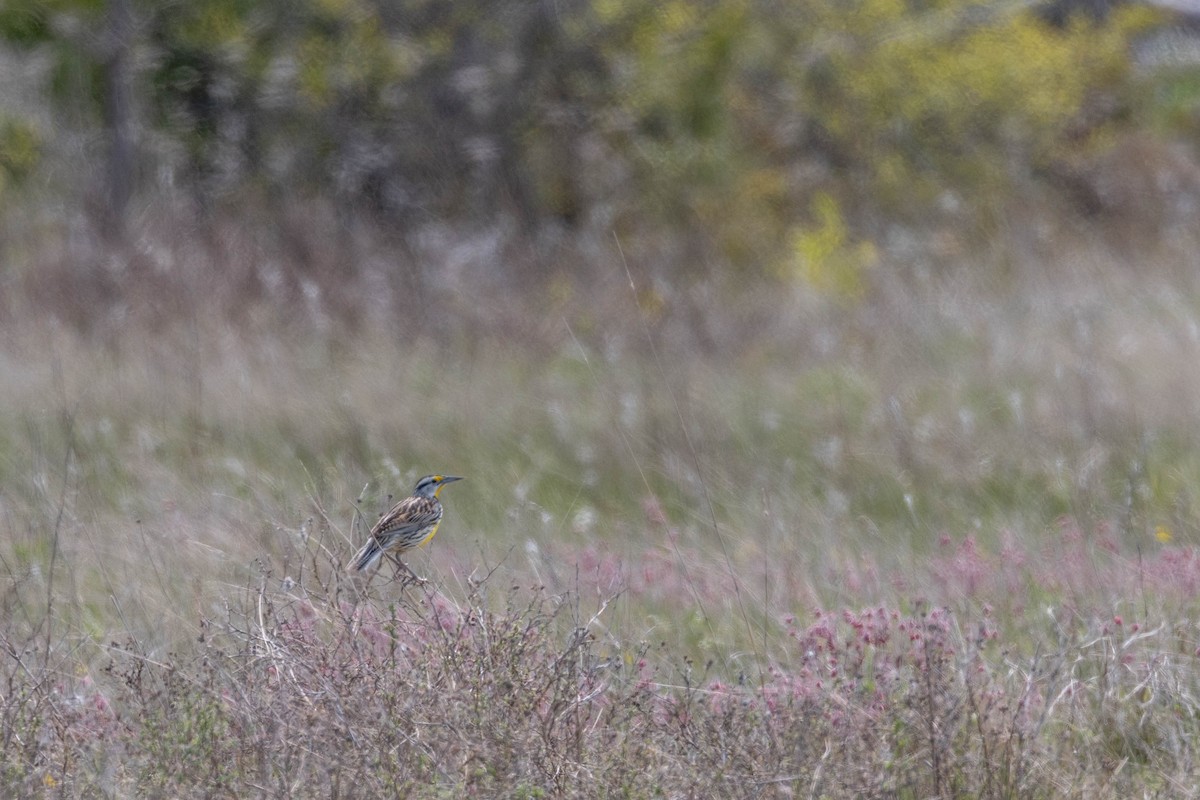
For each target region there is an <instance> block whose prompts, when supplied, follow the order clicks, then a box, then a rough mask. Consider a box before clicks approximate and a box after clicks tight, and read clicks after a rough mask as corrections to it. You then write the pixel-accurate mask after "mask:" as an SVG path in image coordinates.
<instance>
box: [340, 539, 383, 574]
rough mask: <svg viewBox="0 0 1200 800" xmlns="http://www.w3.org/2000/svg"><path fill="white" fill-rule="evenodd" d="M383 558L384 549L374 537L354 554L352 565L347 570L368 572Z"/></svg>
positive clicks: (351, 560)
mask: <svg viewBox="0 0 1200 800" xmlns="http://www.w3.org/2000/svg"><path fill="white" fill-rule="evenodd" d="M382 557H383V548H382V547H380V546H379V542H377V541H376V540H375V537H374V536H372V537H371V538H370V539H368V540H367V543H366V544H364V545H363V546H362V549H361V550H359V551H358V552H357V553H355V554H354V558H352V559H350V565H349V566H348V567H346V569H347V570H348V571H350V572H366V571H367V570H369V569H370V568H371V567H373V566H375V564H376V562H378V561H379V559H380V558H382Z"/></svg>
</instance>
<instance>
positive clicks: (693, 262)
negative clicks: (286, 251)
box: [0, 0, 1145, 285]
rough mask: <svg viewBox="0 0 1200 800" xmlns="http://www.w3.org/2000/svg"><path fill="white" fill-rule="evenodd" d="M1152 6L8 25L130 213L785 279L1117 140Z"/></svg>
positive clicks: (469, 3) (462, 6)
mask: <svg viewBox="0 0 1200 800" xmlns="http://www.w3.org/2000/svg"><path fill="white" fill-rule="evenodd" d="M1064 7H1065V6H1064ZM1144 20H1145V12H1140V11H1137V10H1131V9H1121V10H1117V11H1113V12H1112V13H1106V14H1082V13H1081V14H1070V13H1066V14H1065V16H1063V18H1062V19H1058V18H1057V17H1056V18H1055V23H1057V24H1050V23H1048V22H1047V21H1046V19H1045V16H1044V15H1039V13H1038V12H1037V11H1036V10H1035V9H1032V8H1030V7H1029V6H1028V5H1027V4H1025V3H1012V2H993V3H978V2H974V1H973V0H920V1H919V2H918V0H810V2H805V3H790V2H784V1H783V0H655V1H654V2H652V1H651V0H501V1H500V2H496V1H495V0H460V1H459V2H455V3H446V2H443V1H442V0H262V1H261V2H258V1H256V0H166V2H162V1H161V0H157V1H152V0H8V2H7V3H6V4H5V5H3V6H0V37H3V38H4V39H5V40H7V41H8V42H10V43H13V44H15V45H17V46H21V47H25V48H31V47H41V48H45V49H46V50H48V51H49V52H51V53H52V56H53V61H54V64H55V68H54V69H53V71H52V81H51V84H52V85H51V87H50V96H51V97H52V98H54V100H55V101H56V103H57V105H58V107H59V109H60V111H61V113H62V114H63V116H64V118H67V119H69V120H70V121H72V122H73V124H75V125H76V126H78V127H80V128H88V127H97V126H98V127H101V128H103V130H104V131H105V133H106V140H107V142H108V146H107V151H106V156H105V160H106V163H107V170H105V171H104V172H103V174H104V175H105V182H106V184H107V196H108V198H109V206H110V208H112V209H114V210H115V211H116V212H117V215H118V216H119V215H120V213H121V210H122V209H123V208H124V206H125V204H126V203H127V201H128V198H129V196H130V194H131V192H133V191H134V189H135V186H136V179H137V178H139V177H141V178H143V179H145V178H147V177H149V176H150V175H155V176H158V175H167V176H172V178H171V179H172V180H173V181H175V182H177V183H181V184H183V185H185V186H187V187H189V188H190V190H191V191H192V193H193V195H194V196H195V197H196V198H197V200H198V201H199V202H200V204H201V205H202V206H205V207H211V206H212V205H213V204H216V203H229V202H234V203H236V202H239V201H242V200H243V199H245V198H249V201H250V202H253V203H256V204H264V201H265V205H266V206H267V207H269V208H270V209H272V211H271V216H272V217H274V218H279V219H282V218H284V217H286V213H287V212H286V209H287V207H288V206H289V205H291V204H294V203H296V202H303V201H304V200H305V199H307V198H326V199H330V200H332V201H334V202H335V204H336V207H337V208H338V209H339V210H340V211H341V213H343V214H344V215H346V218H347V219H351V218H353V219H356V220H357V219H360V218H365V219H367V220H369V221H370V224H373V225H375V226H377V227H379V228H381V229H386V230H401V231H403V230H406V229H410V228H411V227H413V226H414V225H417V224H419V223H421V222H423V221H426V220H430V219H453V220H456V221H472V222H485V223H487V222H491V221H494V220H495V219H497V217H498V215H503V216H505V217H508V218H516V219H519V220H520V221H521V223H522V226H523V229H524V230H525V231H527V232H529V231H538V230H541V229H544V228H546V227H547V226H562V225H581V224H598V225H603V226H605V227H607V226H615V227H616V228H617V229H618V230H619V231H620V232H621V233H622V235H625V236H629V235H633V237H634V240H635V241H636V239H637V234H639V233H645V234H647V238H648V239H650V238H653V237H655V236H660V235H662V234H663V233H666V234H667V235H669V236H671V237H677V238H679V239H681V240H683V241H685V242H687V243H689V245H688V246H687V247H685V248H684V255H683V256H682V257H680V258H679V261H680V263H681V264H683V265H684V266H685V267H689V268H695V269H697V270H698V271H699V272H701V273H707V272H709V271H710V268H709V267H707V266H705V267H703V268H702V269H701V268H700V266H701V265H702V264H712V263H721V264H732V265H735V266H738V267H739V268H741V269H743V270H745V269H753V270H757V271H758V272H760V273H761V274H764V275H776V276H778V275H813V274H816V273H815V272H813V269H814V268H813V266H812V264H815V263H817V262H816V261H814V260H813V259H812V257H811V256H812V253H815V252H817V251H819V252H820V253H822V255H821V258H820V259H818V261H821V263H824V264H826V265H832V264H841V265H852V264H860V263H865V262H864V258H865V256H864V255H863V254H864V253H868V252H871V239H873V238H875V237H877V236H879V235H880V232H881V230H882V227H883V226H882V224H881V223H880V220H884V219H889V220H890V219H895V218H901V219H908V220H910V221H913V222H914V223H920V222H922V221H924V220H928V219H929V218H930V217H935V216H936V215H937V214H939V213H941V211H940V209H944V208H947V207H953V208H955V209H958V211H957V212H956V213H957V214H958V215H959V217H960V218H961V217H964V216H966V217H969V216H971V215H975V216H976V217H979V216H986V215H987V214H988V213H990V210H991V206H992V205H994V204H1001V203H1003V202H1006V198H1009V197H1011V196H1012V194H1013V192H1019V191H1021V190H1022V189H1023V187H1025V186H1027V185H1028V184H1029V183H1030V182H1031V181H1032V180H1035V178H1036V176H1037V175H1038V174H1040V170H1041V168H1042V167H1043V166H1044V165H1045V164H1047V163H1052V162H1053V161H1054V160H1055V159H1057V158H1059V157H1060V156H1061V154H1062V152H1064V150H1067V149H1075V150H1078V149H1079V148H1088V147H1098V146H1101V145H1103V144H1104V143H1105V142H1106V141H1107V140H1108V139H1107V137H1106V133H1107V132H1108V130H1109V129H1110V128H1112V127H1113V126H1114V125H1116V124H1119V123H1120V116H1121V114H1120V112H1121V109H1122V107H1123V103H1124V100H1123V98H1124V93H1125V92H1126V91H1127V89H1128V86H1129V82H1130V78H1129V64H1128V56H1127V42H1128V38H1129V36H1130V33H1131V31H1134V30H1136V29H1137V26H1138V25H1141V24H1143V23H1144ZM1098 107H1099V108H1103V109H1105V113H1104V114H1102V115H1096V114H1094V113H1089V109H1095V108H1098ZM1081 119H1087V120H1089V122H1088V124H1086V125H1080V120H1081ZM135 151H136V152H135ZM138 164H150V165H153V167H154V169H153V170H150V169H144V168H143V170H142V173H143V174H142V175H139V174H138V170H137V169H136V168H135V167H136V165H138ZM963 209H965V211H963ZM835 233H836V234H837V235H834V234H835ZM831 243H841V244H837V245H836V246H837V247H841V246H843V245H844V246H845V247H846V248H848V249H847V252H845V253H836V252H826V251H828V250H829V248H830V247H831V246H834V245H833V244H831ZM818 245H819V246H818ZM814 248H815V249H814ZM835 249H836V247H835ZM810 251H811V252H810ZM798 252H802V253H808V254H809V255H808V256H806V258H808V262H806V263H808V264H809V266H808V267H805V268H803V269H797V268H796V265H795V259H796V256H797V253H798ZM710 254H715V256H716V257H715V259H714V258H710V257H708V256H709V255H710ZM300 260H301V261H302V260H303V259H300ZM847 269H849V268H847ZM856 269H857V268H856ZM856 269H854V270H849V272H847V273H846V274H849V273H850V272H854V273H855V274H856V275H858V272H857V271H856ZM819 271H820V270H818V272H819ZM826 277H828V276H826ZM859 277H861V276H859ZM857 280H858V278H857V277H856V278H855V279H854V281H852V283H855V282H857ZM830 285H843V284H842V283H841V282H840V280H834V281H832V283H831V284H830Z"/></svg>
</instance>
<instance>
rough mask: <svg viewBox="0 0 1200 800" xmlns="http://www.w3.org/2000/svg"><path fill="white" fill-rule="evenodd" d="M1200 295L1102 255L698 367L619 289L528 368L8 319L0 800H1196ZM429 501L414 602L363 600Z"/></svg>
mask: <svg viewBox="0 0 1200 800" xmlns="http://www.w3.org/2000/svg"><path fill="white" fill-rule="evenodd" d="M980 273H981V270H975V271H974V272H973V273H972V274H974V275H976V276H978V275H979V274H980ZM993 274H999V273H997V272H995V271H993ZM635 278H636V275H635ZM614 283H615V284H617V285H619V284H621V283H622V281H621V280H620V279H619V278H618V280H616V281H614ZM1198 288H1200V286H1197V284H1196V282H1195V278H1194V276H1191V275H1189V274H1188V271H1187V268H1186V266H1185V262H1183V261H1178V262H1175V261H1171V260H1169V259H1167V260H1165V261H1163V262H1162V263H1155V264H1150V265H1149V266H1143V267H1140V268H1139V269H1137V270H1135V269H1134V268H1132V267H1130V266H1128V264H1127V263H1126V262H1125V261H1124V260H1121V259H1116V258H1115V257H1113V256H1112V255H1111V254H1109V253H1107V252H1103V251H1100V252H1083V253H1076V254H1074V255H1073V256H1071V257H1069V258H1066V257H1064V258H1058V259H1055V260H1054V262H1053V263H1046V264H1034V263H1031V264H1029V265H1024V266H1023V267H1022V268H1021V269H1020V270H1016V271H1015V273H1011V274H1008V275H1006V276H1005V277H1003V278H995V279H991V280H988V281H981V280H979V279H978V277H975V278H971V277H969V276H968V273H967V271H965V270H961V271H954V272H948V273H946V274H943V275H934V276H930V275H925V276H911V277H910V278H909V279H907V280H906V281H905V282H903V284H897V285H896V286H891V287H887V286H883V287H880V288H879V290H878V291H877V292H876V294H875V295H874V296H872V297H870V298H868V299H867V300H866V301H864V302H863V303H861V304H856V305H853V306H849V305H847V304H844V303H839V302H837V301H832V300H829V301H823V300H819V299H814V298H812V297H810V296H808V295H806V294H805V293H804V292H802V291H799V290H798V291H797V292H796V293H795V295H794V296H792V295H789V296H785V297H782V298H781V297H779V296H778V295H779V293H778V292H774V293H771V292H761V293H758V292H756V291H754V290H747V291H745V292H744V293H743V294H741V295H737V296H734V297H731V299H730V300H729V301H728V302H722V303H720V304H717V303H713V304H712V306H711V307H709V308H708V309H706V325H707V326H708V327H707V328H706V333H705V336H704V337H699V336H697V335H696V334H695V331H694V328H691V327H688V326H686V325H684V324H682V323H681V322H680V321H679V319H678V318H676V317H673V316H672V314H671V311H670V309H671V307H672V306H671V298H669V297H668V298H665V299H664V300H663V305H664V306H665V308H666V310H665V311H664V310H662V308H660V307H659V305H657V304H655V303H649V302H647V301H646V299H645V297H639V295H637V294H626V293H624V290H621V289H614V290H611V291H609V292H608V293H607V294H606V295H605V298H604V301H603V302H599V303H597V302H592V301H591V299H589V298H588V297H585V296H581V297H570V296H563V297H560V298H559V299H558V301H557V302H556V303H550V304H546V305H542V306H535V308H537V309H538V310H537V311H529V312H528V313H530V314H533V315H535V316H536V315H537V314H541V315H542V316H540V317H538V318H536V319H534V320H533V321H532V322H531V325H532V326H534V327H536V328H537V330H538V343H537V345H536V346H532V345H529V344H528V343H527V342H520V343H518V341H517V340H516V339H514V338H511V337H510V338H505V337H497V336H490V335H487V334H486V333H476V332H474V331H473V330H472V329H470V328H467V327H464V328H463V329H461V330H456V329H455V326H454V324H453V322H452V321H451V322H450V323H447V324H446V325H445V326H444V328H443V329H440V330H439V332H438V333H437V334H436V335H411V336H410V335H408V334H407V333H405V334H397V333H395V332H388V331H386V329H384V328H381V327H374V326H368V327H366V328H364V329H363V330H360V331H359V332H358V333H356V334H354V335H352V336H350V335H346V336H335V335H332V334H330V333H329V332H327V331H321V330H312V329H306V328H300V329H299V330H298V332H297V331H293V330H287V329H286V328H283V327H276V326H272V325H269V324H265V323H264V324H261V325H253V324H248V323H242V324H239V325H228V324H226V323H225V322H224V321H223V320H222V319H221V318H220V317H219V316H217V315H214V314H208V313H206V311H205V309H204V308H203V307H200V308H198V309H196V310H194V311H192V312H190V313H188V314H186V315H183V316H182V317H181V318H180V319H179V320H177V321H176V322H175V323H173V324H170V325H166V326H162V327H158V328H155V329H153V330H152V329H150V328H149V327H148V326H144V325H139V324H134V323H130V324H123V323H120V322H118V323H115V324H113V325H111V326H109V327H108V328H106V329H105V331H103V332H102V333H96V332H95V331H92V332H91V333H89V334H84V333H81V332H79V331H78V330H75V329H73V328H72V326H71V325H69V324H67V323H64V322H61V321H56V320H55V318H54V316H53V315H52V314H42V313H36V309H33V310H31V309H21V308H20V307H19V304H15V303H13V304H10V307H9V308H8V310H7V312H6V313H5V314H4V315H3V317H2V319H3V328H0V337H2V338H0V556H2V560H0V569H2V570H3V576H4V580H3V593H2V595H0V597H2V600H0V602H2V611H3V615H2V620H3V622H2V623H0V645H2V649H3V653H2V654H0V670H2V674H0V715H2V717H0V736H2V737H3V748H2V749H0V792H2V793H3V794H4V795H6V796H30V797H31V796H46V797H128V796H149V797H158V796H162V797H182V796H196V797H201V796H203V797H252V796H258V797H334V796H336V797H394V796H412V797H462V796H481V797H487V796H510V797H559V796H577V797H613V796H620V797H660V796H661V797H693V796H694V797H701V796H704V797H712V796H728V797H744V796H787V797H794V796H805V797H852V796H878V797H884V796H886V797H911V798H925V797H1035V798H1036V797H1129V796H1133V795H1137V796H1146V797H1151V796H1161V797H1183V796H1194V795H1195V794H1196V793H1197V790H1196V786H1197V782H1198V781H1200V763H1197V757H1196V747H1195V742H1196V741H1197V736H1198V735H1200V719H1198V714H1200V672H1198V669H1197V667H1198V663H1197V658H1198V653H1200V628H1198V627H1197V622H1196V620H1197V611H1198V609H1200V603H1198V593H1200V554H1198V553H1197V551H1196V549H1195V542H1196V531H1197V522H1198V516H1200V506H1198V503H1197V500H1196V495H1195V491H1196V490H1195V487H1197V486H1200V448H1198V447H1197V445H1198V444H1200V443H1198V442H1197V435H1196V433H1195V429H1196V424H1195V421H1196V419H1197V418H1200V416H1198V414H1197V412H1198V410H1200V409H1198V408H1197V405H1198V402H1200V391H1197V389H1198V388H1200V387H1197V385H1196V384H1197V379H1196V377H1195V375H1196V373H1195V371H1194V370H1192V369H1191V366H1192V365H1194V364H1195V363H1197V357H1198V356H1200V333H1198V332H1200V292H1198V291H1197V289H1198ZM635 298H638V300H637V301H635ZM480 299H482V298H481V297H471V296H469V295H467V296H464V298H463V299H462V303H463V304H464V305H469V304H471V303H472V302H475V301H478V300H480ZM433 471H444V472H448V473H452V474H456V475H465V476H467V480H466V481H464V482H463V483H460V484H455V485H454V486H452V487H450V488H448V489H447V490H446V492H445V493H444V494H443V499H444V501H445V502H446V506H447V514H446V519H445V521H444V523H443V526H442V529H441V531H440V532H439V534H438V536H437V538H436V539H435V540H433V542H432V543H431V544H430V545H429V546H428V547H427V548H426V549H424V550H423V551H421V552H420V553H418V554H417V555H416V556H415V557H413V558H412V559H410V563H411V564H412V566H413V567H414V569H415V570H416V571H417V572H419V573H421V574H422V575H424V576H425V577H427V578H428V583H426V584H425V585H423V586H413V585H404V584H403V583H402V582H401V581H396V580H392V579H391V574H390V570H387V569H385V571H384V572H383V573H382V574H380V575H378V576H377V577H376V578H375V579H373V580H372V581H371V582H370V583H369V584H364V583H363V582H362V581H354V580H351V579H349V578H348V577H347V576H346V575H345V574H344V572H343V570H342V565H343V564H344V562H345V561H346V559H347V558H349V556H350V555H351V554H352V552H353V551H354V549H355V548H356V547H357V545H358V544H360V543H361V540H362V537H363V535H364V531H365V529H366V528H367V527H369V525H370V523H371V522H372V521H373V520H374V519H375V518H376V516H377V515H378V514H379V513H380V512H382V511H383V510H385V509H386V507H387V506H388V504H389V500H390V499H391V498H393V497H395V496H398V495H402V494H405V493H407V492H408V491H409V490H410V489H411V487H412V484H413V483H414V482H415V480H416V479H417V478H418V477H420V476H421V475H422V474H425V473H426V472H433Z"/></svg>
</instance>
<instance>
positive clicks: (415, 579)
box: [387, 553, 428, 586]
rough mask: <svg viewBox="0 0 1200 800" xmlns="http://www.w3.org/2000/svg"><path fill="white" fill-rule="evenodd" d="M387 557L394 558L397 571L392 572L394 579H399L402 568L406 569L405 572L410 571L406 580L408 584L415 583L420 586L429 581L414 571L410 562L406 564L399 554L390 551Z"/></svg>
mask: <svg viewBox="0 0 1200 800" xmlns="http://www.w3.org/2000/svg"><path fill="white" fill-rule="evenodd" d="M387 557H388V558H390V559H391V560H392V563H394V564H395V565H396V571H395V572H394V573H392V580H396V579H398V578H399V577H400V570H404V571H405V572H407V573H408V577H407V580H405V583H406V584H407V583H415V584H416V585H418V586H424V585H425V584H426V583H428V581H427V580H425V579H424V578H422V577H421V576H420V575H418V574H417V573H415V572H413V569H412V567H410V566H409V565H408V564H405V563H404V562H403V561H401V560H400V557H399V556H397V555H394V554H392V553H388V554H387Z"/></svg>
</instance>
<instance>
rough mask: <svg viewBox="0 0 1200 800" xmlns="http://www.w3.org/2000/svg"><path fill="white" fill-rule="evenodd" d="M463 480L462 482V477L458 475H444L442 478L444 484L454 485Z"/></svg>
mask: <svg viewBox="0 0 1200 800" xmlns="http://www.w3.org/2000/svg"><path fill="white" fill-rule="evenodd" d="M461 480H462V477H461V476H458V475H443V476H442V483H454V482H455V481H461Z"/></svg>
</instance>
